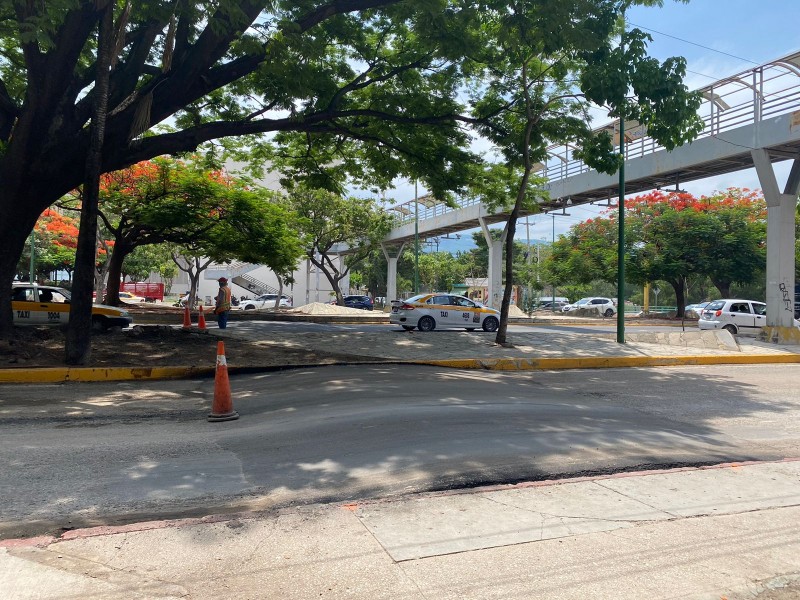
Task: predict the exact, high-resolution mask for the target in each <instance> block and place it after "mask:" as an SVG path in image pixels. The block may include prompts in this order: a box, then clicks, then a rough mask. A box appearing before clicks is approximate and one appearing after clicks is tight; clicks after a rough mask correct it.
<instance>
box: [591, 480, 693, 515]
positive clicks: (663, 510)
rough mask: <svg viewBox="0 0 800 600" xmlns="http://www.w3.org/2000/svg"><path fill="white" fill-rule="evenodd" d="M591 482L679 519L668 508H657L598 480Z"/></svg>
mask: <svg viewBox="0 0 800 600" xmlns="http://www.w3.org/2000/svg"><path fill="white" fill-rule="evenodd" d="M592 483H593V484H595V485H598V486H600V487H601V488H603V489H606V490H608V491H610V492H614V493H615V494H619V495H620V496H624V497H625V498H627V499H628V500H633V501H634V502H638V503H639V504H643V505H644V506H647V507H648V508H652V509H653V510H655V511H657V512H660V513H664V514H665V515H669V516H670V517H672V518H673V519H679V518H680V517H681V515H676V514H675V513H671V512H669V511H668V510H665V509H663V508H658V507H657V506H653V505H652V504H648V503H647V502H645V501H643V500H641V499H639V498H634V497H633V496H630V495H628V494H625V493H623V492H620V491H619V490H615V489H614V488H612V487H608V486H607V485H603V484H602V483H601V482H600V481H593V482H592Z"/></svg>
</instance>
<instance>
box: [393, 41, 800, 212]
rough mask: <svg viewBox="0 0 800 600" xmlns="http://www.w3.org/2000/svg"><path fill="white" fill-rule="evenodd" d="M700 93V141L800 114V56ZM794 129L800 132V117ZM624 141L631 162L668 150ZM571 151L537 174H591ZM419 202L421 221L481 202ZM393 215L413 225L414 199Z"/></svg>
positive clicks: (635, 131) (633, 132)
mask: <svg viewBox="0 0 800 600" xmlns="http://www.w3.org/2000/svg"><path fill="white" fill-rule="evenodd" d="M698 91H699V92H700V93H701V95H702V96H703V98H704V101H703V103H702V105H701V107H700V110H699V112H698V114H699V115H700V117H702V119H703V121H704V122H705V127H704V129H703V131H702V132H701V133H700V135H699V136H698V139H700V138H706V137H712V136H717V135H720V134H721V133H724V132H726V131H731V130H733V129H737V128H739V127H743V126H745V125H751V124H754V123H758V122H759V121H762V120H764V119H769V118H773V117H776V116H779V115H783V114H787V113H790V112H793V111H797V110H800V52H796V53H794V54H790V55H788V56H785V57H783V58H780V59H778V60H775V61H772V62H769V63H767V64H764V65H760V66H758V67H755V68H753V69H748V70H746V71H742V72H741V73H738V74H736V75H733V76H731V77H726V78H725V79H721V80H719V81H716V82H714V83H712V84H711V85H708V86H706V87H704V88H701V89H700V90H698ZM795 126H796V127H800V116H799V117H798V119H797V124H796V125H795ZM602 129H605V130H607V131H609V133H611V135H612V137H613V138H614V139H615V143H616V144H617V145H618V144H619V120H617V121H614V122H612V123H609V124H608V125H605V126H604V127H602V128H600V130H602ZM625 138H626V140H627V141H626V144H625V154H626V159H628V160H630V159H634V158H640V157H644V156H647V155H648V154H653V153H655V152H658V151H660V150H664V147H663V146H661V145H660V144H658V143H657V142H656V141H655V140H654V139H653V138H651V137H650V136H648V135H647V131H646V129H645V128H644V126H642V125H638V124H636V123H626V132H625ZM573 150H574V147H573V146H572V145H571V144H556V145H553V146H550V147H549V148H548V158H547V160H546V161H545V162H544V163H543V164H541V165H540V167H539V169H538V173H539V174H540V175H544V176H545V177H547V178H548V179H549V180H550V181H551V182H553V181H559V180H561V179H566V178H568V177H573V176H575V175H581V174H583V173H588V172H590V171H592V169H590V168H589V167H588V166H587V165H586V164H584V163H583V162H582V161H580V160H578V159H576V158H573ZM676 183H678V182H676ZM419 202H420V204H419V220H420V221H421V220H424V219H429V218H433V217H436V216H439V215H441V214H444V213H447V212H451V211H453V210H458V209H459V208H463V207H466V206H470V205H473V204H478V203H479V202H480V200H478V199H476V198H469V199H468V198H464V199H459V200H458V201H457V207H456V208H451V207H449V206H447V205H445V204H437V203H433V199H432V198H430V197H427V196H426V197H423V198H420V199H419ZM389 210H391V211H394V212H395V214H396V215H397V221H396V225H397V226H399V225H402V224H405V223H409V222H413V221H414V219H415V218H416V216H415V201H414V200H410V201H408V202H404V203H402V204H399V205H397V206H394V207H392V208H391V209H389Z"/></svg>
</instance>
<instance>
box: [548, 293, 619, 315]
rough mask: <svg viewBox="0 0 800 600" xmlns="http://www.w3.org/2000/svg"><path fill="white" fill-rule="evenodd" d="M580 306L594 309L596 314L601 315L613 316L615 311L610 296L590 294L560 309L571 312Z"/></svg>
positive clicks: (615, 308)
mask: <svg viewBox="0 0 800 600" xmlns="http://www.w3.org/2000/svg"><path fill="white" fill-rule="evenodd" d="M580 308H583V309H590V310H596V311H597V312H598V314H600V315H601V316H603V317H613V316H614V315H615V314H616V313H617V307H616V306H615V305H614V301H613V300H612V299H611V298H601V297H595V296H590V297H589V298H581V299H580V300H578V301H577V302H576V303H575V304H568V305H567V306H565V307H564V308H562V309H561V310H562V311H563V312H572V311H573V310H578V309H580Z"/></svg>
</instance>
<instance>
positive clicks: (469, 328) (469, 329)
mask: <svg viewBox="0 0 800 600" xmlns="http://www.w3.org/2000/svg"><path fill="white" fill-rule="evenodd" d="M466 329H467V331H475V328H474V327H467V328H466Z"/></svg>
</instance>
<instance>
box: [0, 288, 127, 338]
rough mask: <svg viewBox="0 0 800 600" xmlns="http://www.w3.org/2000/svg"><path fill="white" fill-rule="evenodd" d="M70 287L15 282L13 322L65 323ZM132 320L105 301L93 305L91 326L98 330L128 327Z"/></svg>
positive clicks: (12, 304) (66, 321) (124, 312)
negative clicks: (107, 304)
mask: <svg viewBox="0 0 800 600" xmlns="http://www.w3.org/2000/svg"><path fill="white" fill-rule="evenodd" d="M70 298H71V295H70V292H69V290H66V289H64V288H60V287H56V286H51V285H38V284H36V283H33V284H31V283H15V284H13V285H12V290H11V310H12V312H13V314H14V324H15V325H66V324H67V323H68V322H69V301H70ZM132 322H133V319H132V318H131V316H130V315H129V314H128V312H127V311H125V310H122V309H120V308H117V307H115V306H106V305H105V304H93V305H92V326H93V327H95V328H97V329H108V328H109V327H128V326H130V324H131V323H132Z"/></svg>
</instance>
